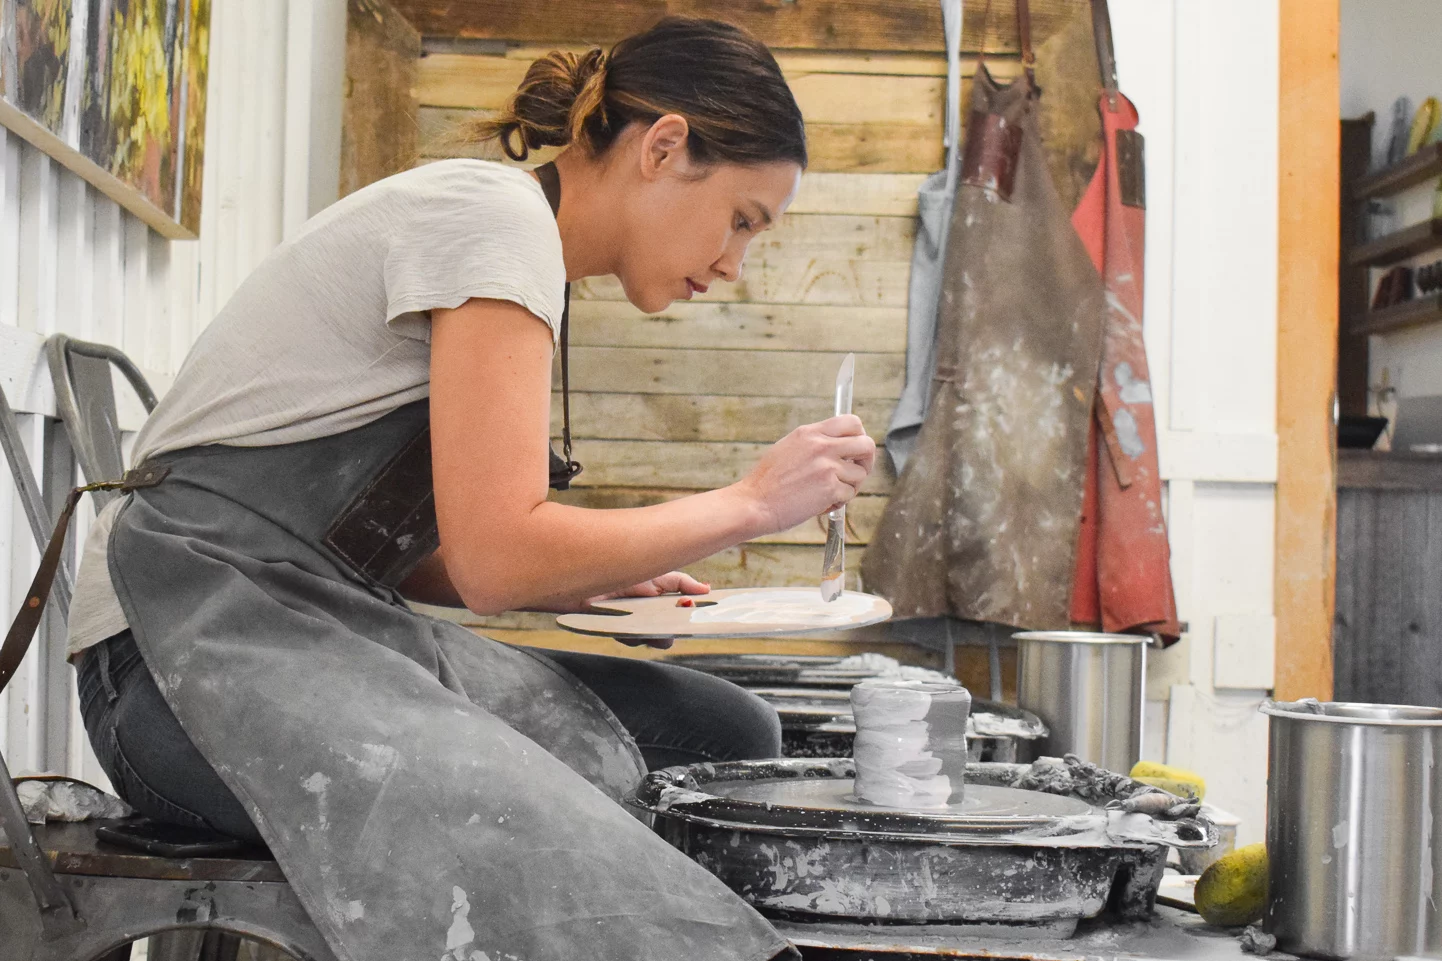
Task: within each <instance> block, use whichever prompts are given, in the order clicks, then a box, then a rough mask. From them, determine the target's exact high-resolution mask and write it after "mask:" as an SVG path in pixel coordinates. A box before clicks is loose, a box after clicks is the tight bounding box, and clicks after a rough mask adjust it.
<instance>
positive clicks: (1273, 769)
mask: <svg viewBox="0 0 1442 961" xmlns="http://www.w3.org/2000/svg"><path fill="white" fill-rule="evenodd" d="M1262 710H1263V712H1264V713H1266V714H1269V715H1270V716H1271V723H1270V727H1271V763H1270V770H1269V773H1268V777H1267V855H1268V861H1269V864H1270V870H1271V884H1270V892H1269V903H1268V906H1267V930H1268V931H1270V932H1271V933H1272V934H1274V935H1276V936H1277V947H1278V948H1280V949H1282V950H1283V951H1287V952H1290V953H1292V954H1303V955H1307V956H1310V957H1318V958H1394V957H1398V956H1401V955H1416V956H1424V957H1438V956H1439V955H1442V912H1439V910H1438V909H1439V906H1442V837H1439V836H1438V834H1439V829H1442V823H1439V820H1442V710H1438V709H1436V708H1430V707H1403V706H1394V705H1386V704H1345V703H1318V702H1317V701H1295V702H1291V703H1276V704H1274V703H1268V704H1266V705H1264V706H1263V707H1262Z"/></svg>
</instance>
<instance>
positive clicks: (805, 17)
mask: <svg viewBox="0 0 1442 961" xmlns="http://www.w3.org/2000/svg"><path fill="white" fill-rule="evenodd" d="M395 3H396V6H397V7H398V8H399V9H400V11H401V12H402V13H404V14H405V15H406V17H407V18H408V19H409V20H410V21H411V23H413V24H414V25H415V27H416V29H417V30H419V31H420V32H421V33H423V34H425V35H426V36H436V37H483V38H494V39H499V40H518V41H529V42H545V43H602V44H610V43H614V42H615V41H617V40H620V39H621V38H622V37H626V36H630V35H631V34H633V33H637V32H639V31H641V30H644V29H646V28H647V27H649V26H650V25H651V24H653V23H655V22H656V21H657V20H659V19H660V18H661V17H663V16H665V15H667V14H688V15H691V16H699V17H712V18H716V19H721V20H727V21H730V22H731V23H735V24H738V25H740V26H742V27H745V28H746V29H747V30H749V31H751V32H752V33H753V34H755V35H756V36H757V37H758V38H759V39H760V40H761V41H762V42H763V43H765V44H766V45H767V46H770V47H783V48H785V47H789V48H799V49H823V50H899V51H907V52H914V51H940V50H943V49H944V45H943V42H942V33H941V8H940V6H939V5H938V4H936V3H933V2H931V0H807V2H803V3H795V2H789V3H774V2H768V0H586V2H584V3H577V2H575V0H530V2H529V3H516V2H515V0H463V2H458V0H395ZM1085 7H1086V0H1031V4H1030V8H1031V29H1032V37H1033V42H1034V43H1035V44H1038V45H1040V44H1041V43H1044V42H1045V41H1046V39H1047V38H1048V37H1050V36H1051V34H1052V33H1053V32H1055V31H1056V30H1058V29H1060V27H1061V26H1062V25H1063V24H1065V22H1066V21H1067V20H1068V19H1069V18H1070V17H1071V16H1072V15H1073V14H1075V13H1076V11H1077V10H1079V9H1085ZM964 16H965V19H964V29H963V33H964V38H965V46H966V48H967V49H968V50H970V51H973V52H974V51H976V50H978V49H981V50H986V51H987V52H998V53H1000V52H1011V53H1014V52H1016V50H1017V29H1016V23H1017V21H1016V3H1015V0H994V2H992V3H984V4H983V3H968V4H966V5H965V14H964Z"/></svg>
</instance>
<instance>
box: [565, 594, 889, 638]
mask: <svg viewBox="0 0 1442 961" xmlns="http://www.w3.org/2000/svg"><path fill="white" fill-rule="evenodd" d="M890 617H891V605H890V604H888V603H887V602H886V601H885V600H884V599H882V598H880V597H877V596H875V595H873V594H863V593H861V592H859V591H846V592H845V593H843V594H842V595H841V596H840V597H839V598H837V599H836V600H834V601H831V602H830V603H828V602H826V601H823V600H822V599H821V597H820V595H819V594H817V592H816V591H815V590H814V589H804V588H794V587H751V588H732V589H728V590H717V591H712V592H711V593H709V594H694V595H691V596H689V597H681V596H679V595H676V594H666V595H663V596H661V597H627V598H618V599H616V600H610V601H603V602H601V603H599V604H597V605H596V608H595V610H594V612H591V613H586V614H563V615H561V616H560V617H558V618H557V619H556V623H557V624H558V625H559V626H561V627H563V628H565V629H566V630H568V631H575V632H576V633H578V634H597V635H601V636H604V637H628V638H662V637H768V636H780V635H791V634H805V633H808V632H812V631H844V630H850V629H852V628H857V627H866V626H867V625H870V624H879V623H880V622H882V621H884V620H887V619H888V618H890Z"/></svg>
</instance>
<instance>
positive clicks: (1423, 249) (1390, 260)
mask: <svg viewBox="0 0 1442 961" xmlns="http://www.w3.org/2000/svg"><path fill="white" fill-rule="evenodd" d="M1438 249H1442V217H1433V218H1432V219H1431V220H1424V221H1422V222H1421V223H1419V224H1413V225H1412V226H1410V227H1404V228H1402V229H1401V230H1399V231H1397V232H1396V233H1391V234H1388V235H1387V236H1385V237H1380V238H1378V239H1377V240H1373V241H1371V242H1370V243H1365V244H1362V245H1360V246H1358V247H1354V248H1353V249H1352V253H1351V254H1350V255H1349V256H1348V262H1349V263H1351V264H1352V266H1354V267H1389V266H1391V265H1392V264H1398V263H1401V262H1402V261H1404V260H1406V259H1407V258H1409V257H1415V256H1417V255H1418V254H1425V253H1427V252H1428V251H1429V250H1438Z"/></svg>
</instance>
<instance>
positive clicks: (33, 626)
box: [0, 466, 170, 691]
mask: <svg viewBox="0 0 1442 961" xmlns="http://www.w3.org/2000/svg"><path fill="white" fill-rule="evenodd" d="M169 473H170V468H169V467H158V466H143V467H137V468H135V469H134V470H131V471H127V472H126V474H125V477H124V478H122V479H121V480H118V481H100V482H99V483H96V484H86V485H85V486H84V487H77V488H75V489H74V490H73V491H71V492H70V496H69V497H67V498H65V508H64V509H63V510H62V511H61V512H60V519H59V520H58V521H56V522H55V530H54V532H53V533H51V535H50V543H49V544H47V545H46V546H45V553H44V555H42V556H41V558H40V568H39V570H37V571H36V572H35V579H34V580H33V581H31V582H30V590H28V591H26V593H25V603H23V604H22V605H21V606H20V613H18V614H16V615H15V620H14V621H12V622H11V623H10V630H9V632H8V633H7V634H6V635H5V643H4V645H0V691H4V690H5V686H6V685H7V684H9V683H10V679H11V678H12V677H14V676H15V672H16V671H17V670H19V669H20V662H21V661H23V660H25V655H26V653H27V652H28V651H29V650H30V643H31V641H33V640H34V639H35V631H36V630H37V629H38V628H39V627H40V617H41V615H42V614H44V613H45V601H46V600H47V599H48V598H49V597H50V589H51V588H52V587H53V586H54V584H55V574H56V572H57V571H58V570H59V569H60V558H61V555H62V554H64V553H65V535H66V533H67V532H68V531H69V530H70V519H71V517H73V516H74V514H75V508H76V505H78V504H79V503H80V498H81V495H83V494H86V493H89V492H90V491H133V490H139V489H141V488H142V487H154V486H155V485H157V484H159V483H160V482H161V481H162V480H164V479H165V475H167V474H169Z"/></svg>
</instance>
